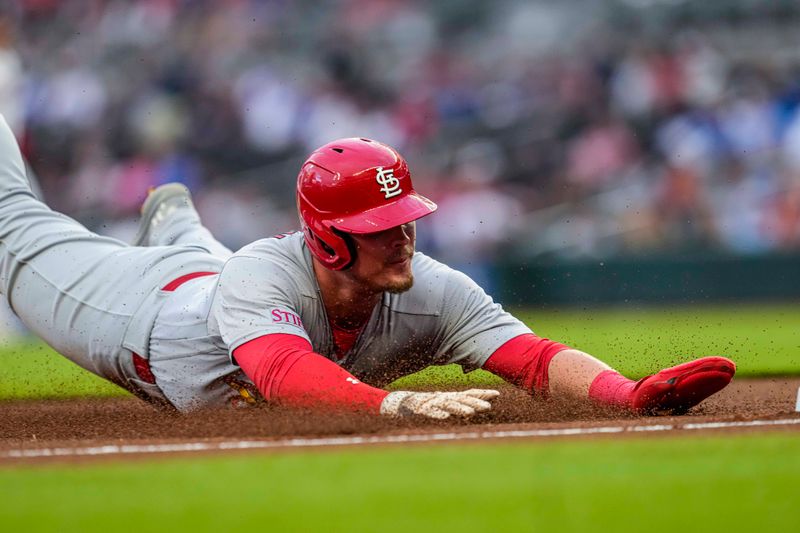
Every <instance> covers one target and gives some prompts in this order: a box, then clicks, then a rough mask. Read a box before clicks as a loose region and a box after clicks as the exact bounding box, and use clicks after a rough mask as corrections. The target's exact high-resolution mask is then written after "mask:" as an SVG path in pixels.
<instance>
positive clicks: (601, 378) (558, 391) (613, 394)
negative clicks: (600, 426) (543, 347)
mask: <svg viewBox="0 0 800 533" xmlns="http://www.w3.org/2000/svg"><path fill="white" fill-rule="evenodd" d="M548 372H549V378H550V390H551V391H552V393H553V395H554V396H557V395H561V396H571V397H579V398H586V397H589V398H590V399H591V400H593V401H595V402H597V403H599V404H603V405H611V406H615V407H621V408H624V409H629V410H632V411H634V412H637V413H643V414H681V413H684V412H686V411H687V410H688V409H690V408H692V407H694V406H695V405H697V404H698V403H700V402H702V401H703V400H705V399H706V398H708V397H709V396H711V395H712V394H715V393H717V392H719V391H720V390H722V389H723V388H725V386H727V385H728V383H730V381H731V379H733V375H734V373H735V372H736V365H735V364H734V363H733V361H731V360H730V359H727V358H725V357H703V358H701V359H696V360H694V361H690V362H688V363H683V364H681V365H678V366H674V367H670V368H666V369H664V370H662V371H660V372H658V373H656V374H653V375H651V376H647V377H644V378H642V379H640V380H639V381H633V380H630V379H627V378H626V377H624V376H622V375H621V374H619V373H618V372H616V371H615V370H613V369H611V367H609V366H608V365H606V364H605V363H603V362H601V361H599V360H597V359H595V358H594V357H592V356H590V355H588V354H585V353H583V352H580V351H578V350H564V351H562V352H559V353H558V354H556V355H555V356H554V357H553V359H552V361H551V362H550V367H549V369H548Z"/></svg>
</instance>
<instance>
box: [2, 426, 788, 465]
mask: <svg viewBox="0 0 800 533" xmlns="http://www.w3.org/2000/svg"><path fill="white" fill-rule="evenodd" d="M793 425H800V418H784V419H777V420H748V421H741V422H698V423H686V424H650V425H637V426H597V427H571V428H570V427H567V428H552V429H520V430H507V431H464V432H450V433H420V434H410V435H373V436H363V437H318V438H291V439H281V440H243V441H238V440H237V441H223V442H181V443H171V444H121V445H116V444H110V445H105V446H89V447H74V448H67V447H60V448H31V449H17V450H5V451H0V459H32V458H39V457H87V456H89V457H91V456H104V455H127V454H151V453H186V452H213V451H225V450H267V449H276V448H315V447H325V446H360V445H368V444H405V443H426V442H449V441H475V440H483V439H530V438H544V437H564V436H578V435H603V434H614V433H655V432H661V431H697V430H712V429H734V428H760V427H764V428H767V427H780V426H793Z"/></svg>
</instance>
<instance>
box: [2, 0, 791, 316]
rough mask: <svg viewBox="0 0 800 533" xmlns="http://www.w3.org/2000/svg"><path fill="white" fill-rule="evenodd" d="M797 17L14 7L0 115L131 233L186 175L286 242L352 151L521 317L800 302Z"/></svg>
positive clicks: (147, 3)
mask: <svg viewBox="0 0 800 533" xmlns="http://www.w3.org/2000/svg"><path fill="white" fill-rule="evenodd" d="M798 28H800V4H798V3H796V2H793V1H789V0H776V1H772V2H761V1H758V0H733V1H713V0H709V1H706V2H691V1H682V0H614V1H612V0H608V1H604V2H600V1H596V0H594V1H592V0H586V1H582V0H562V1H560V2H549V1H547V2H546V1H539V2H531V1H522V0H497V1H492V2H486V1H481V0H466V1H456V0H444V1H437V2H423V1H410V0H349V1H332V2H313V1H285V0H284V1H280V0H274V1H254V0H253V1H245V0H230V1H210V0H209V1H200V0H193V1H189V0H185V1H179V0H142V1H136V2H133V1H130V2H128V1H99V0H95V1H88V0H81V1H78V0H66V1H57V0H22V1H18V2H16V3H14V4H13V5H11V6H4V7H3V8H2V18H1V19H0V111H2V112H3V113H4V114H5V115H6V117H7V119H8V120H9V122H11V123H12V124H13V127H14V129H15V131H16V133H17V135H18V137H19V139H20V140H21V142H22V144H23V147H24V151H25V153H26V155H27V157H28V159H29V160H30V163H31V165H32V167H33V169H35V171H36V173H37V174H38V176H39V178H40V180H41V183H42V186H43V189H44V194H45V197H46V199H47V201H48V203H49V204H50V205H52V206H53V207H54V208H55V209H58V210H61V211H63V212H65V213H68V214H70V215H71V216H73V217H75V218H77V219H78V220H80V221H81V222H83V223H85V224H86V225H87V226H89V227H90V228H92V229H94V230H97V231H100V232H102V233H106V234H112V235H116V236H119V237H121V238H124V239H127V238H130V236H132V234H133V233H134V231H135V223H136V219H137V216H138V208H139V205H140V204H141V202H142V200H143V199H144V197H145V194H146V190H147V188H148V187H149V186H152V185H158V184H161V183H164V182H168V181H180V182H183V183H185V184H187V185H188V186H189V187H190V188H191V189H192V191H193V193H194V195H195V199H196V203H197V205H198V208H199V210H200V212H201V215H202V217H203V219H204V221H205V223H206V224H207V226H208V227H209V228H210V229H211V230H212V231H213V233H214V234H215V235H217V237H218V238H219V239H220V240H222V241H223V242H225V243H226V244H228V245H229V246H231V247H233V248H237V247H239V246H241V245H243V244H245V243H248V242H250V241H252V240H255V239H258V238H261V237H264V236H267V235H271V234H274V233H278V232H281V231H285V230H289V229H293V228H295V227H296V226H297V224H296V214H295V208H294V196H293V187H294V179H295V176H296V173H297V169H298V168H299V164H300V162H301V161H302V160H303V158H304V157H305V156H306V155H307V153H308V152H309V151H311V150H312V149H313V148H315V147H316V146H318V145H320V144H322V143H324V142H327V141H329V140H332V139H334V138H337V137H343V136H356V135H357V136H366V137H372V138H375V139H378V140H381V141H384V142H386V143H389V144H392V145H394V146H395V147H397V148H398V149H399V150H400V151H401V152H402V153H404V154H405V155H406V156H407V158H408V159H409V162H410V164H411V168H412V172H413V173H414V177H415V182H416V185H417V188H418V189H419V190H421V191H422V192H423V193H424V194H426V195H427V196H429V197H431V198H433V199H434V200H435V201H437V202H438V204H439V206H440V209H439V212H438V213H437V214H436V215H434V216H431V217H428V218H427V219H425V220H423V221H421V222H420V227H419V238H420V243H419V246H420V248H421V249H422V250H424V251H427V252H429V253H430V254H432V255H433V256H435V257H437V258H439V259H441V260H443V261H445V262H448V263H450V264H452V265H453V266H455V267H458V268H461V269H463V270H465V271H466V272H467V273H469V274H471V275H472V276H473V277H474V278H476V280H477V281H478V282H479V283H481V284H482V285H484V286H486V287H488V288H489V289H490V290H496V291H498V293H499V294H501V295H502V297H503V298H504V299H505V300H508V301H511V302H514V303H517V302H519V303H522V302H524V303H528V304H530V303H532V302H533V301H541V302H558V303H576V302H606V301H621V300H629V299H633V300H638V299H650V300H656V301H673V300H676V299H688V300H692V301H694V300H703V299H720V298H731V297H738V298H745V297H748V298H749V297H755V298H775V297H782V296H783V297H786V296H795V297H796V296H799V295H800V281H798V276H797V272H798V271H800V259H799V257H800V31H798Z"/></svg>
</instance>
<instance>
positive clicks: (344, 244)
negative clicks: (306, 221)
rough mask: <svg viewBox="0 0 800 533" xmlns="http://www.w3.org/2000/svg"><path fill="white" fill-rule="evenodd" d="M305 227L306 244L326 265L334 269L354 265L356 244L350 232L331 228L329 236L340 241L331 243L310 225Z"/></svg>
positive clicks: (342, 268)
mask: <svg viewBox="0 0 800 533" xmlns="http://www.w3.org/2000/svg"><path fill="white" fill-rule="evenodd" d="M303 229H304V233H305V240H306V244H307V245H308V247H309V248H310V249H311V251H312V252H313V254H314V255H315V256H316V257H317V259H319V260H320V261H321V262H322V263H323V264H324V265H325V266H326V267H328V268H330V269H332V270H344V269H347V268H350V267H351V266H352V265H353V263H354V262H355V260H356V244H355V241H354V240H353V238H352V237H351V236H350V235H349V234H347V233H345V232H343V231H339V230H337V229H336V228H330V229H329V230H328V231H329V233H328V235H329V237H330V238H331V239H335V240H338V241H339V242H332V243H329V242H326V241H324V240H323V239H322V237H320V236H319V235H318V234H317V233H316V232H314V231H313V230H312V229H311V228H309V227H308V226H305V228H303Z"/></svg>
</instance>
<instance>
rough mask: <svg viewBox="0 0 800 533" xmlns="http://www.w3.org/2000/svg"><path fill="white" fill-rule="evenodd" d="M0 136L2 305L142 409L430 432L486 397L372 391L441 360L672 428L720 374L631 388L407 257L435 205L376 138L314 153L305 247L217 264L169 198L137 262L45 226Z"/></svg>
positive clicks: (174, 193) (71, 227) (177, 202)
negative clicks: (405, 426)
mask: <svg viewBox="0 0 800 533" xmlns="http://www.w3.org/2000/svg"><path fill="white" fill-rule="evenodd" d="M0 122H2V124H0V289H1V290H2V292H3V294H4V295H5V296H6V298H7V299H8V301H9V303H10V305H11V307H12V308H13V309H14V311H15V312H16V313H17V314H18V315H19V316H20V318H21V319H22V320H23V321H24V322H25V324H27V326H28V327H29V328H30V329H31V330H32V331H34V332H35V333H36V334H37V335H39V336H40V337H41V338H43V339H44V340H45V341H46V342H47V343H48V344H50V345H51V346H52V347H53V348H54V349H56V350H57V351H58V352H60V353H61V354H63V355H64V356H66V357H67V358H69V359H70V360H72V361H73V362H75V363H77V364H78V365H80V366H82V367H84V368H86V369H87V370H90V371H91V372H94V373H95V374H97V375H99V376H102V377H104V378H106V379H108V380H110V381H112V382H114V383H116V384H118V385H119V386H121V387H124V388H125V389H127V390H129V391H131V392H133V393H134V394H136V395H137V396H139V397H140V398H142V399H145V400H148V401H150V402H153V403H156V404H161V405H165V406H172V407H174V408H176V409H178V410H180V411H191V410H194V409H197V408H203V407H214V406H225V405H235V406H239V405H248V404H256V403H260V402H263V401H267V402H270V403H275V404H282V405H288V406H295V407H307V408H313V409H328V410H335V411H354V412H363V413H372V414H376V415H377V414H381V415H387V416H406V415H421V416H424V417H429V418H447V417H449V416H452V415H458V416H469V415H472V414H474V413H476V412H480V411H487V410H489V409H490V408H491V403H490V402H491V400H492V399H493V398H495V397H496V396H497V395H498V394H499V393H498V392H497V391H494V390H466V391H460V392H411V391H395V392H387V391H386V390H384V389H382V388H381V387H383V386H385V385H386V384H388V383H390V382H391V381H393V380H395V379H397V378H399V377H401V376H404V375H407V374H410V373H412V372H416V371H417V370H420V369H422V368H425V367H427V366H430V365H441V364H448V363H456V364H459V365H461V366H462V367H463V368H464V369H465V370H472V369H476V368H483V369H485V370H488V371H489V372H492V373H493V374H496V375H498V376H500V377H502V378H504V379H505V380H506V381H509V382H510V383H513V384H515V385H517V386H519V387H522V388H524V389H526V390H527V391H530V392H531V393H533V394H537V395H542V396H546V395H548V394H549V395H552V396H554V397H555V396H559V397H567V398H574V399H576V400H581V399H584V400H585V399H589V400H591V401H594V402H596V403H599V404H602V405H611V406H618V407H620V408H622V409H626V410H631V411H636V412H641V413H680V412H683V411H685V410H686V409H688V408H690V407H692V406H694V405H696V404H697V403H699V402H700V401H702V400H703V399H705V398H707V397H708V396H710V395H711V394H714V393H715V392H717V391H719V390H720V389H722V388H723V387H725V386H726V385H727V384H728V383H729V382H730V380H731V378H732V377H733V374H734V372H735V365H734V363H733V362H732V361H730V360H728V359H726V358H724V357H705V358H702V359H698V360H695V361H691V362H688V363H684V364H682V365H679V366H676V367H673V368H668V369H666V370H662V371H661V372H659V373H657V374H655V375H653V376H649V377H646V378H644V379H642V380H639V381H631V380H629V379H627V378H625V377H623V376H622V375H620V374H619V373H617V372H615V371H614V370H612V369H611V368H610V367H609V366H608V365H606V364H604V363H602V362H601V361H599V360H597V359H595V358H594V357H592V356H590V355H588V354H586V353H583V352H581V351H578V350H575V349H571V348H569V347H567V346H565V345H563V344H559V343H557V342H554V341H551V340H548V339H544V338H540V337H538V336H537V335H536V334H534V333H533V332H532V331H531V330H530V329H529V328H528V327H527V326H526V325H525V324H523V323H522V322H520V321H519V320H517V319H516V318H514V317H513V316H511V315H510V314H509V313H507V312H506V311H504V310H503V309H502V308H501V306H500V305H498V304H496V303H494V302H493V301H492V299H491V298H490V297H489V296H488V295H486V293H485V292H484V291H483V290H482V289H481V288H480V287H478V286H477V285H476V284H475V283H474V282H473V281H472V280H470V279H469V278H468V277H467V276H465V275H464V274H462V273H460V272H457V271H455V270H453V269H451V268H449V267H447V266H446V265H443V264H442V263H439V262H437V261H435V260H434V259H431V258H429V257H427V256H425V255H423V254H421V253H419V252H415V250H414V244H415V223H414V221H415V220H417V219H418V218H420V217H423V216H426V215H429V214H431V213H433V212H434V211H435V210H436V205H435V204H434V203H433V202H431V201H430V200H428V199H427V198H425V197H423V196H421V195H420V194H418V193H417V192H416V191H415V190H414V187H413V185H412V182H411V175H410V173H409V169H408V167H407V165H406V162H405V161H404V160H403V158H402V157H401V156H400V155H399V154H398V153H397V152H396V151H395V150H393V149H392V148H390V147H389V146H386V145H384V144H381V143H379V142H375V141H372V140H369V139H358V138H353V139H341V140H338V141H334V142H332V143H330V144H327V145H325V146H322V147H321V148H319V149H318V150H317V151H315V152H314V153H313V154H311V156H310V157H309V158H308V160H307V161H306V162H305V163H304V164H303V166H302V168H301V169H300V174H299V176H298V180H297V206H298V210H299V213H300V220H301V226H302V231H300V232H295V233H288V234H283V235H276V236H274V237H269V238H265V239H261V240H258V241H256V242H254V243H252V244H250V245H248V246H245V247H244V248H242V249H241V250H239V251H238V252H236V253H232V252H231V251H230V250H228V249H226V248H225V247H224V246H222V245H221V244H220V243H219V242H217V241H216V240H215V239H214V238H213V236H212V235H211V234H210V233H209V232H208V230H206V229H205V228H204V227H203V225H202V224H201V222H200V219H199V217H198V215H197V212H196V211H195V209H194V207H193V205H192V202H191V199H190V197H189V193H188V191H187V190H186V189H185V188H184V187H182V186H180V185H176V184H169V185H165V186H162V187H160V188H158V189H156V190H155V192H153V193H152V194H151V195H150V196H149V197H148V199H147V200H146V202H145V204H144V206H143V211H142V212H143V216H142V223H141V228H140V231H139V234H138V236H137V237H136V242H135V245H136V246H130V245H127V244H125V243H123V242H120V241H118V240H115V239H111V238H108V237H102V236H99V235H96V234H94V233H91V232H90V231H88V230H87V229H86V228H84V227H83V226H81V225H80V224H78V223H77V222H75V221H73V220H71V219H69V218H68V217H66V216H64V215H61V214H59V213H56V212H54V211H52V210H50V209H49V208H48V207H47V206H46V205H44V204H43V203H41V202H40V201H38V200H36V199H35V198H34V196H33V194H32V193H31V190H30V187H29V185H28V182H27V180H26V178H25V171H24V166H23V163H22V159H21V157H20V153H19V149H18V147H17V145H16V142H15V140H14V138H13V136H12V134H11V131H10V130H9V128H8V126H7V125H6V123H5V121H4V120H3V121H0Z"/></svg>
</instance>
